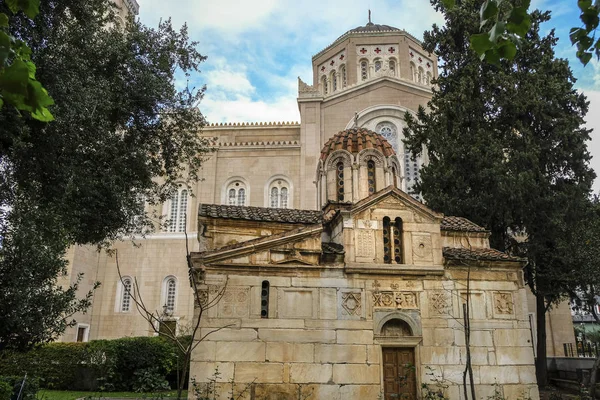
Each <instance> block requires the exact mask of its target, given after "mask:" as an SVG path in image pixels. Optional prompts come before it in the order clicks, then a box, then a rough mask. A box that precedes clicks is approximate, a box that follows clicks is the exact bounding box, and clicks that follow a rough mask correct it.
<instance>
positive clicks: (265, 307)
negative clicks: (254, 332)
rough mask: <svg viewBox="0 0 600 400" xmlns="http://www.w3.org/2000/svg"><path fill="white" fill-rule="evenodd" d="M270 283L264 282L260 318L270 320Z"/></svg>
mask: <svg viewBox="0 0 600 400" xmlns="http://www.w3.org/2000/svg"><path fill="white" fill-rule="evenodd" d="M269 289H270V285H269V281H263V282H262V288H261V291H260V317H261V318H269Z"/></svg>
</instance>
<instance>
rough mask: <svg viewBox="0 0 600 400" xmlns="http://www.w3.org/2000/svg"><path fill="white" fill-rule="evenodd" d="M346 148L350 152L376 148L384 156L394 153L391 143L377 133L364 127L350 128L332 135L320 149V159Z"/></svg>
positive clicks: (354, 152)
mask: <svg viewBox="0 0 600 400" xmlns="http://www.w3.org/2000/svg"><path fill="white" fill-rule="evenodd" d="M340 149H343V150H347V151H349V152H350V153H352V154H356V153H359V152H360V151H361V150H363V149H377V150H379V151H381V152H382V153H383V155H384V156H385V157H389V156H392V155H394V154H396V153H395V152H394V149H393V148H392V145H391V144H390V143H389V142H388V141H387V140H386V139H385V138H384V137H383V136H381V135H380V134H379V133H375V132H373V131H370V130H368V129H365V128H351V129H347V130H345V131H341V132H338V133H336V134H335V135H333V137H332V138H330V139H329V140H328V141H327V142H326V143H325V145H324V146H323V149H322V150H321V160H325V159H326V158H327V156H329V154H331V153H332V152H334V151H335V150H340Z"/></svg>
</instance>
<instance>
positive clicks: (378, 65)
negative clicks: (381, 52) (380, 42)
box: [375, 59, 383, 72]
mask: <svg viewBox="0 0 600 400" xmlns="http://www.w3.org/2000/svg"><path fill="white" fill-rule="evenodd" d="M382 64H383V63H382V62H381V60H379V59H377V60H375V72H378V71H379V70H380V69H381V65H382Z"/></svg>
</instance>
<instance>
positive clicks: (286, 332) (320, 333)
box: [258, 329, 336, 343]
mask: <svg viewBox="0 0 600 400" xmlns="http://www.w3.org/2000/svg"><path fill="white" fill-rule="evenodd" d="M258 337H259V338H260V339H261V340H264V341H267V342H299V343H335V338H336V334H335V331H333V330H310V331H308V330H306V331H305V330H303V329H259V330H258Z"/></svg>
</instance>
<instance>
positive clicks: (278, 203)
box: [269, 178, 291, 208]
mask: <svg viewBox="0 0 600 400" xmlns="http://www.w3.org/2000/svg"><path fill="white" fill-rule="evenodd" d="M290 193H291V190H290V184H289V182H288V181H287V180H285V179H282V178H278V179H274V180H273V182H271V184H270V185H269V207H271V208H288V207H289V204H290Z"/></svg>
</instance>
